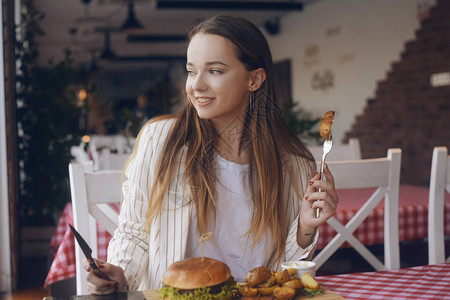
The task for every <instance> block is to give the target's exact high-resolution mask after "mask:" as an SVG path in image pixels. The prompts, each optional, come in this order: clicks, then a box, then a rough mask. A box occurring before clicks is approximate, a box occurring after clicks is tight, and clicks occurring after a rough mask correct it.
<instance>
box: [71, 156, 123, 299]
mask: <svg viewBox="0 0 450 300" xmlns="http://www.w3.org/2000/svg"><path fill="white" fill-rule="evenodd" d="M69 177H70V191H71V196H72V208H73V222H74V226H75V228H76V229H77V230H78V232H79V233H80V234H81V235H82V236H83V237H84V239H85V240H86V242H88V243H89V246H90V247H91V248H92V256H93V257H97V253H98V252H97V250H98V248H97V225H96V222H97V223H98V224H100V225H101V226H103V228H105V229H106V231H107V232H109V233H110V234H113V232H114V230H115V229H116V228H117V226H118V224H119V220H118V214H117V212H116V211H115V210H114V209H113V208H112V207H111V206H110V205H109V204H112V203H120V200H121V181H122V179H121V178H122V172H121V171H96V172H94V171H93V167H92V163H88V164H76V163H71V164H70V165H69ZM75 258H76V285H77V294H78V295H81V294H87V283H86V271H85V270H84V268H83V260H84V255H83V252H82V251H81V248H80V247H78V245H77V246H76V247H75Z"/></svg>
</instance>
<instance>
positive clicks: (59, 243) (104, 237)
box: [44, 203, 119, 287]
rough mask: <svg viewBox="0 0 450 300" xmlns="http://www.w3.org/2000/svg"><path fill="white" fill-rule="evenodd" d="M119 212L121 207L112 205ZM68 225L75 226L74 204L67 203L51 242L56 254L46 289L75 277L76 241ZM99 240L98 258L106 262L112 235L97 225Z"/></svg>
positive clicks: (46, 282) (46, 280)
mask: <svg viewBox="0 0 450 300" xmlns="http://www.w3.org/2000/svg"><path fill="white" fill-rule="evenodd" d="M112 206H113V207H114V208H115V209H116V210H117V211H118V210H119V205H118V204H117V205H112ZM67 223H70V224H71V225H73V214H72V204H71V203H67V204H66V206H65V207H64V210H63V212H62V214H61V217H60V219H59V221H58V225H57V226H56V231H55V233H54V234H53V237H52V240H51V241H50V249H51V250H52V252H53V253H55V258H54V259H53V262H52V265H51V266H50V270H49V272H48V274H47V278H46V279H45V282H44V287H47V286H49V285H51V284H52V283H55V282H58V281H61V280H64V279H68V278H72V277H75V274H76V266H75V239H74V237H73V235H72V232H71V231H70V229H69V226H68V225H67ZM97 239H98V242H97V243H98V258H99V259H102V260H106V255H107V248H108V243H109V241H110V240H111V235H110V234H109V233H108V232H106V230H105V229H104V228H103V227H101V226H100V225H98V224H97Z"/></svg>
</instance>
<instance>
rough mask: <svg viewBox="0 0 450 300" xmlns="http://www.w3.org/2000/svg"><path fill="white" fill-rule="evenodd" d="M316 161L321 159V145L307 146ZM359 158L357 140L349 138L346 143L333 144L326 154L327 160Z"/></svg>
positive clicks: (359, 148) (359, 151) (359, 152)
mask: <svg viewBox="0 0 450 300" xmlns="http://www.w3.org/2000/svg"><path fill="white" fill-rule="evenodd" d="M308 149H309V151H311V153H312V155H313V156H314V158H315V160H316V161H320V160H322V152H323V147H322V146H321V145H320V146H308ZM357 159H361V147H360V144H359V140H358V139H355V138H352V139H349V141H348V144H341V145H333V149H332V150H331V151H330V153H328V155H327V161H334V160H357Z"/></svg>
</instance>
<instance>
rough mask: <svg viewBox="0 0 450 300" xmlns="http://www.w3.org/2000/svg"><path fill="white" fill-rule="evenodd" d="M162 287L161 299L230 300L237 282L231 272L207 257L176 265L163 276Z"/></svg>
mask: <svg viewBox="0 0 450 300" xmlns="http://www.w3.org/2000/svg"><path fill="white" fill-rule="evenodd" d="M162 279H163V283H164V286H163V287H162V288H161V289H160V290H159V294H160V296H161V297H162V298H164V299H212V300H219V299H220V300H222V299H225V300H226V299H232V298H233V289H234V288H235V287H236V282H235V280H234V278H233V276H231V271H230V268H229V267H228V266H227V265H226V264H225V263H223V262H221V261H218V260H215V259H212V258H208V257H203V258H202V257H193V258H188V259H184V260H181V261H177V262H175V263H173V264H171V265H170V266H169V268H167V270H166V271H165V272H164V274H163V278H162Z"/></svg>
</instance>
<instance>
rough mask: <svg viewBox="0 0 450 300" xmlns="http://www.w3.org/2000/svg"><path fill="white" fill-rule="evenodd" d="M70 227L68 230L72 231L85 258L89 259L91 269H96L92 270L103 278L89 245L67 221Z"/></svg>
mask: <svg viewBox="0 0 450 300" xmlns="http://www.w3.org/2000/svg"><path fill="white" fill-rule="evenodd" d="M67 224H68V225H69V227H70V230H71V231H72V234H73V236H74V237H75V239H76V240H77V242H78V245H79V246H80V248H81V250H82V251H83V253H84V256H86V258H87V260H88V261H89V264H90V265H91V268H92V270H95V271H98V272H94V273H95V275H97V276H99V277H100V278H103V276H102V272H101V271H100V269H99V267H98V266H97V264H96V263H95V260H94V259H93V258H92V249H91V248H90V247H89V245H88V244H87V243H86V241H85V240H84V238H83V237H82V236H81V235H80V234H79V233H78V231H77V230H76V229H75V228H73V226H72V225H70V224H69V223H67Z"/></svg>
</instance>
